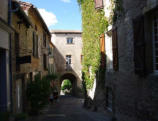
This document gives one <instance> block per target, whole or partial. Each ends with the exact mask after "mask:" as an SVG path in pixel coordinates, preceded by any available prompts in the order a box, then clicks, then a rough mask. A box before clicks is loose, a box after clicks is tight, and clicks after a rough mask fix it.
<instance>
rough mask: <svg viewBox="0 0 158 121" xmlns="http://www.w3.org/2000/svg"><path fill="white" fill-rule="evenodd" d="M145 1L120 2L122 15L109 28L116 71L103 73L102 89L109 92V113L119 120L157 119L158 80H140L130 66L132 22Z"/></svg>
mask: <svg viewBox="0 0 158 121" xmlns="http://www.w3.org/2000/svg"><path fill="white" fill-rule="evenodd" d="M146 2H147V1H146V0H143V1H142V0H137V1H133V0H123V9H124V14H123V15H122V16H121V17H120V18H119V19H118V20H117V21H116V23H115V24H114V25H112V26H113V28H114V27H117V34H118V59H119V70H118V71H114V70H111V71H108V70H107V72H106V84H105V87H110V88H112V90H113V112H114V113H115V115H116V117H117V119H118V120H119V121H122V120H129V121H130V120H132V117H134V118H136V119H135V121H136V120H137V119H142V120H155V121H156V120H157V118H158V117H157V114H156V112H157V110H158V105H157V103H156V101H157V100H158V97H157V96H156V95H157V94H158V90H157V88H158V83H157V82H156V80H157V78H158V77H157V76H156V75H154V74H153V73H151V74H149V75H147V76H145V77H140V76H139V75H137V74H135V67H134V35H133V20H134V19H135V18H136V17H137V16H139V15H143V14H144V15H145V16H146V13H144V9H145V7H146ZM105 12H106V11H105ZM146 17H147V16H146ZM145 31H147V32H148V31H149V30H145ZM149 41H152V40H149ZM111 61H113V60H111ZM122 115H123V116H122Z"/></svg>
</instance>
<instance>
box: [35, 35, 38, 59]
mask: <svg viewBox="0 0 158 121" xmlns="http://www.w3.org/2000/svg"><path fill="white" fill-rule="evenodd" d="M35 46H36V57H38V35H36V45H35Z"/></svg>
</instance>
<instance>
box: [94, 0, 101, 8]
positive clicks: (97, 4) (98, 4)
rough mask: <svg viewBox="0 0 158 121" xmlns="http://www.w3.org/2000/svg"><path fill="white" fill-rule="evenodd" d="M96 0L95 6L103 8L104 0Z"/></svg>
mask: <svg viewBox="0 0 158 121" xmlns="http://www.w3.org/2000/svg"><path fill="white" fill-rule="evenodd" d="M94 1H95V8H96V9H101V8H103V0H94Z"/></svg>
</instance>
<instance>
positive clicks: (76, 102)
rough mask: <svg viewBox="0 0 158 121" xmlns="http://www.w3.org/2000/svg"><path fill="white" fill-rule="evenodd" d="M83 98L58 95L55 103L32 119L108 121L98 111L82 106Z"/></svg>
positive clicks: (37, 120) (40, 120) (39, 120)
mask: <svg viewBox="0 0 158 121" xmlns="http://www.w3.org/2000/svg"><path fill="white" fill-rule="evenodd" d="M82 105H83V99H79V98H74V97H60V98H59V101H58V102H56V103H55V104H52V105H49V106H48V107H47V108H45V109H44V110H43V114H42V115H40V116H39V117H38V119H37V118H36V119H34V121H35V120H36V121H109V119H108V118H107V117H106V116H105V115H104V114H103V113H99V112H91V111H89V110H86V109H84V108H83V106H82Z"/></svg>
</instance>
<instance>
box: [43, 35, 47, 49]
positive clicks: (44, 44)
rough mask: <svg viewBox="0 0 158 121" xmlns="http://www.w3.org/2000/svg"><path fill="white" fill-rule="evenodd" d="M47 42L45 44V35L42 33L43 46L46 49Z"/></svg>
mask: <svg viewBox="0 0 158 121" xmlns="http://www.w3.org/2000/svg"><path fill="white" fill-rule="evenodd" d="M46 45H47V42H46V33H43V46H44V47H46Z"/></svg>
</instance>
